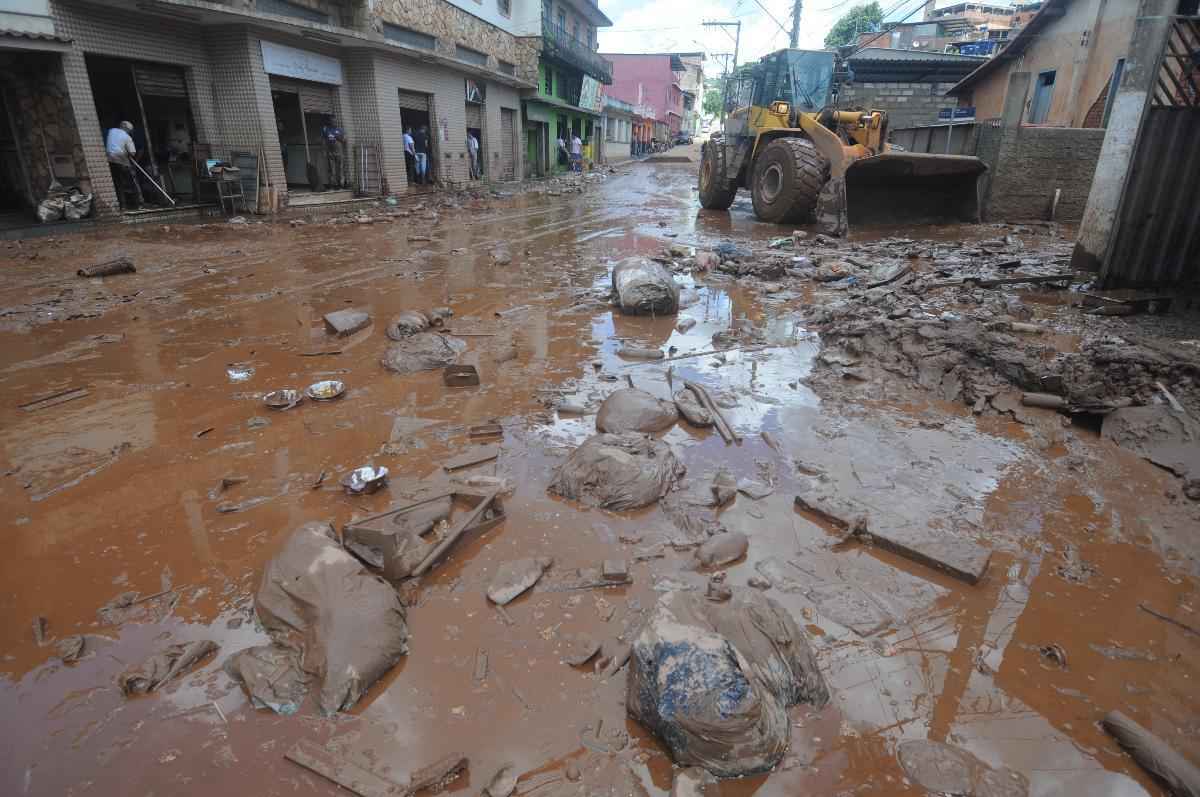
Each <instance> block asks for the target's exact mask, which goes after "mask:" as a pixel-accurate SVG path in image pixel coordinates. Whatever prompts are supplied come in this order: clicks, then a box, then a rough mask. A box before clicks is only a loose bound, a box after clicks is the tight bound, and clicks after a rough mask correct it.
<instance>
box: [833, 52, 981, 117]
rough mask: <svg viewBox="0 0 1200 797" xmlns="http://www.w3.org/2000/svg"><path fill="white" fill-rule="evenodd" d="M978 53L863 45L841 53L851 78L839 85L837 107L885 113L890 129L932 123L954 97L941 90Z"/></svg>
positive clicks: (972, 65)
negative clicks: (838, 104)
mask: <svg viewBox="0 0 1200 797" xmlns="http://www.w3.org/2000/svg"><path fill="white" fill-rule="evenodd" d="M983 61H984V59H983V58H980V57H976V56H967V55H958V54H956V53H939V52H924V51H920V50H894V49H890V48H885V47H878V48H877V47H868V48H866V49H865V50H862V51H861V52H856V53H855V54H854V55H852V56H850V58H849V59H847V63H848V64H849V66H850V69H851V70H852V71H853V73H854V80H853V82H851V83H850V84H848V85H845V86H843V87H842V94H841V96H840V97H839V98H838V100H839V103H840V104H841V105H842V107H850V108H854V107H862V108H873V109H879V110H883V111H887V113H888V125H889V127H890V128H891V129H893V130H895V129H897V128H906V127H914V126H918V125H930V124H936V123H937V122H938V120H939V116H940V114H941V113H942V111H943V110H944V109H946V108H949V107H952V106H954V105H955V100H954V99H953V98H951V97H947V96H946V92H947V91H948V90H949V89H951V88H953V87H954V84H955V83H957V82H958V81H959V80H961V79H962V78H963V77H964V76H965V75H967V74H969V73H970V72H972V71H974V70H975V69H976V68H977V67H978V66H979V65H980V64H981V63H983Z"/></svg>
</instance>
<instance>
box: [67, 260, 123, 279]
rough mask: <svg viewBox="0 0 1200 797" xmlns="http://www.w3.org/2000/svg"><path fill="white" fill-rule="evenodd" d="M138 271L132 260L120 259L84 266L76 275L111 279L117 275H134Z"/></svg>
mask: <svg viewBox="0 0 1200 797" xmlns="http://www.w3.org/2000/svg"><path fill="white" fill-rule="evenodd" d="M136 271H137V269H136V268H134V265H133V261H132V260H130V259H129V258H127V257H118V258H117V259H116V260H109V261H106V262H104V263H96V264H95V265H91V266H84V267H83V268H81V269H79V270H78V271H77V272H75V273H76V274H78V275H79V276H81V277H111V276H114V275H116V274H132V273H134V272H136Z"/></svg>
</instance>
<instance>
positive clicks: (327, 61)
mask: <svg viewBox="0 0 1200 797" xmlns="http://www.w3.org/2000/svg"><path fill="white" fill-rule="evenodd" d="M259 43H260V44H261V45H262V57H263V69H265V70H266V71H267V74H269V75H283V76H284V77H294V78H297V79H298V80H311V81H313V82H314V83H332V84H333V85H335V86H340V85H342V62H341V61H339V60H338V59H336V58H330V57H329V56H328V55H321V54H320V53H311V52H309V51H308V50H300V49H297V48H295V47H288V46H287V45H286V44H276V43H275V42H269V41H265V40H264V41H260V42H259Z"/></svg>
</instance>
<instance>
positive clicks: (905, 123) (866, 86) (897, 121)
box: [840, 83, 957, 128]
mask: <svg viewBox="0 0 1200 797" xmlns="http://www.w3.org/2000/svg"><path fill="white" fill-rule="evenodd" d="M953 86H954V84H953V83H855V84H852V85H851V86H849V87H848V88H847V89H845V91H844V92H843V93H842V95H841V98H840V105H841V106H842V107H843V108H855V107H862V108H866V109H875V110H883V111H887V112H888V124H889V126H891V127H893V128H897V127H913V126H915V125H927V124H933V123H934V122H936V121H937V119H938V110H939V109H941V108H946V107H950V106H953V105H956V104H957V102H956V101H955V100H954V99H953V98H950V97H947V96H945V95H946V92H947V91H949V90H950V88H951V87H953Z"/></svg>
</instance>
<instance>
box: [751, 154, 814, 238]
mask: <svg viewBox="0 0 1200 797" xmlns="http://www.w3.org/2000/svg"><path fill="white" fill-rule="evenodd" d="M828 181H829V163H828V161H826V160H825V158H824V157H822V156H821V153H819V152H817V149H816V147H814V146H813V144H812V142H811V141H809V140H808V139H807V138H777V139H775V140H774V141H772V142H771V143H770V144H767V146H766V147H764V148H763V151H762V153H761V154H760V155H759V156H758V157H757V158H756V159H755V161H754V169H753V178H752V179H751V182H750V196H751V199H752V200H753V201H754V215H756V216H758V217H759V218H760V219H762V220H763V221H768V222H772V223H774V224H797V223H804V222H807V221H810V220H811V219H812V216H813V211H814V210H815V209H816V207H817V197H819V196H820V194H821V189H822V188H823V187H824V186H825V183H827V182H828Z"/></svg>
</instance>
